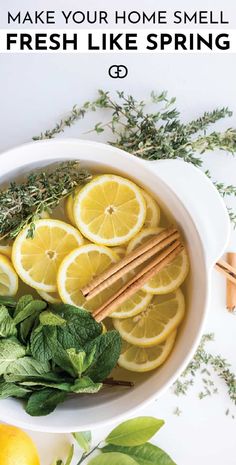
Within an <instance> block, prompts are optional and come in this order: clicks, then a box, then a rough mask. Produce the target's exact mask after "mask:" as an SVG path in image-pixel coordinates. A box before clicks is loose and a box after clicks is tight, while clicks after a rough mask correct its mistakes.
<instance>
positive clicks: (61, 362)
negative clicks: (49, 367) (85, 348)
mask: <svg viewBox="0 0 236 465" xmlns="http://www.w3.org/2000/svg"><path fill="white" fill-rule="evenodd" d="M52 360H53V362H54V363H55V364H56V365H58V366H59V367H60V368H61V369H62V370H63V371H66V372H67V373H69V375H70V376H72V377H73V378H74V377H75V370H74V368H73V366H72V363H71V361H70V359H69V356H68V354H67V352H66V351H65V350H64V349H63V347H62V346H61V345H60V343H59V342H58V343H57V348H56V351H55V352H54V354H53V356H52Z"/></svg>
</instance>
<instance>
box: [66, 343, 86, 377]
mask: <svg viewBox="0 0 236 465" xmlns="http://www.w3.org/2000/svg"><path fill="white" fill-rule="evenodd" d="M66 352H67V355H68V357H69V360H70V362H71V365H72V366H73V368H74V371H75V373H76V375H77V376H79V377H80V376H81V374H82V373H83V371H84V370H83V366H84V361H85V357H86V353H85V352H84V351H83V350H80V351H79V352H76V350H75V349H67V351H66Z"/></svg>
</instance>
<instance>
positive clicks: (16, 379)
mask: <svg viewBox="0 0 236 465" xmlns="http://www.w3.org/2000/svg"><path fill="white" fill-rule="evenodd" d="M4 379H5V381H8V382H9V383H21V384H22V385H25V386H26V385H28V386H30V385H31V386H37V385H41V386H44V385H46V386H47V385H48V384H49V383H51V384H57V385H58V384H59V383H61V382H64V378H62V376H61V375H60V374H57V373H53V372H48V373H42V374H38V375H35V376H34V375H29V376H26V375H25V374H24V375H20V374H15V373H7V374H5V375H4ZM44 383H45V384H44Z"/></svg>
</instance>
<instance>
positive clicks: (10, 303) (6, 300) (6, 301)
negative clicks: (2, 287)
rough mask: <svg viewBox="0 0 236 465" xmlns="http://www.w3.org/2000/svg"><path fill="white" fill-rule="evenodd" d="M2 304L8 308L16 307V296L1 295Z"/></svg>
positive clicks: (0, 302)
mask: <svg viewBox="0 0 236 465" xmlns="http://www.w3.org/2000/svg"><path fill="white" fill-rule="evenodd" d="M0 305H5V306H6V307H7V308H15V307H16V301H15V299H14V297H8V296H3V295H1V296H0Z"/></svg>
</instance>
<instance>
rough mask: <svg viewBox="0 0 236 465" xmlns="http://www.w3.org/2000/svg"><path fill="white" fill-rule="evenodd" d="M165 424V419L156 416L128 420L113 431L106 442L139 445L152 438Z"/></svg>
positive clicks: (119, 444)
mask: <svg viewBox="0 0 236 465" xmlns="http://www.w3.org/2000/svg"><path fill="white" fill-rule="evenodd" d="M163 425H164V421H163V420H158V419H157V418H154V417H138V418H134V419H132V420H127V421H125V422H124V423H121V424H120V425H119V426H117V427H116V428H115V429H113V430H112V431H111V433H110V434H109V435H108V436H107V438H106V442H107V443H109V444H115V445H118V446H138V445H140V444H144V443H145V442H146V441H148V440H149V439H151V438H152V436H154V434H156V432H157V431H158V430H159V429H160V428H161V427H162V426H163Z"/></svg>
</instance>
